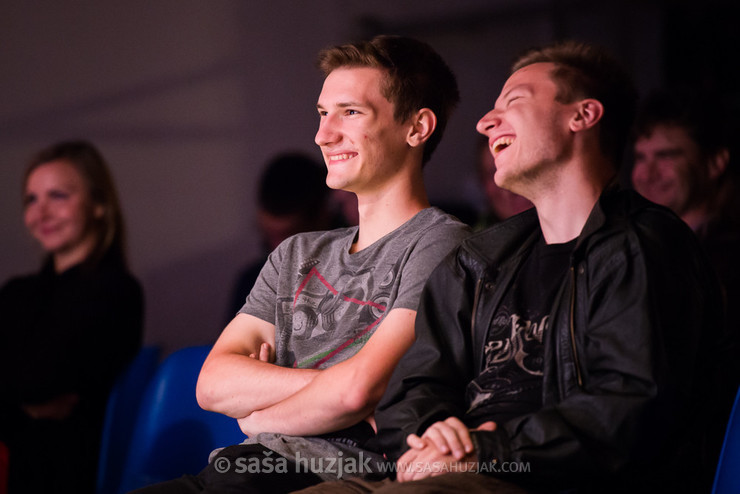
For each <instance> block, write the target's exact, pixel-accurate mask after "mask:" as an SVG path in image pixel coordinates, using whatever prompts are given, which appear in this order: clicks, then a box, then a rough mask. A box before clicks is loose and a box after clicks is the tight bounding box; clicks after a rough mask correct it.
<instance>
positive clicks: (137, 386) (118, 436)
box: [96, 346, 160, 494]
mask: <svg viewBox="0 0 740 494" xmlns="http://www.w3.org/2000/svg"><path fill="white" fill-rule="evenodd" d="M159 351H160V350H159V348H158V347H154V346H149V347H144V348H142V349H141V350H139V353H138V354H137V355H136V357H135V358H134V360H133V361H132V362H131V363H130V364H129V365H128V367H127V368H126V370H124V372H123V373H121V375H120V376H118V379H117V380H116V382H115V384H114V385H113V388H112V389H111V393H110V396H109V397H108V404H107V406H106V411H105V419H104V422H103V433H102V437H101V442H100V458H99V462H98V479H97V487H96V491H97V492H98V494H111V493H115V492H117V491H118V485H119V484H120V482H121V475H122V473H123V463H124V461H125V459H126V457H127V456H128V450H129V446H130V444H131V436H132V435H133V432H134V426H135V423H136V417H137V415H138V412H139V404H140V403H141V400H142V397H143V396H144V392H145V391H146V388H147V385H148V384H149V380H150V379H151V377H152V376H153V375H154V371H155V370H156V368H157V363H158V361H159Z"/></svg>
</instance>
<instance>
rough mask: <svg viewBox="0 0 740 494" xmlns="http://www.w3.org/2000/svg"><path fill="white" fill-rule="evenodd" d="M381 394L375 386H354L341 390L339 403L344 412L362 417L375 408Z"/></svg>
mask: <svg viewBox="0 0 740 494" xmlns="http://www.w3.org/2000/svg"><path fill="white" fill-rule="evenodd" d="M382 395H383V392H382V390H378V389H377V387H367V386H355V387H350V388H348V389H345V391H344V392H342V394H341V403H342V407H343V408H344V411H345V413H347V414H352V415H358V416H363V417H364V416H367V415H369V414H371V413H372V412H373V411H374V410H375V406H376V405H377V404H378V402H379V401H380V398H381V396H382Z"/></svg>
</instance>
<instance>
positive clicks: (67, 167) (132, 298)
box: [0, 141, 143, 494]
mask: <svg viewBox="0 0 740 494" xmlns="http://www.w3.org/2000/svg"><path fill="white" fill-rule="evenodd" d="M23 209H24V221H25V225H26V228H27V229H28V231H29V233H30V234H31V236H32V237H33V238H34V239H35V240H36V241H37V242H38V243H39V245H40V246H41V248H42V249H43V251H44V253H45V257H44V261H43V264H42V266H41V269H40V271H39V272H37V273H35V274H31V275H27V276H22V277H16V278H13V279H11V280H9V281H8V282H7V283H5V285H4V286H3V287H2V288H0V313H2V315H3V316H2V322H0V441H2V442H4V443H5V444H6V446H7V447H8V449H9V452H10V472H9V492H10V493H11V494H15V493H21V492H22V493H51V492H54V493H66V492H75V493H86V492H90V493H92V492H94V489H95V479H96V471H97V463H98V449H99V442H100V434H101V429H102V423H103V417H104V413H105V406H106V401H107V397H108V394H109V391H110V389H111V386H112V384H113V382H114V380H115V379H116V376H117V375H118V374H119V373H120V372H121V371H122V370H123V369H124V367H125V366H126V364H127V363H128V362H129V361H130V360H131V359H132V358H133V357H134V355H135V354H136V352H137V351H138V349H139V348H140V345H141V338H142V319H143V293H142V289H141V287H140V285H139V282H138V281H137V280H136V279H135V278H134V277H133V276H132V275H131V274H130V273H129V270H128V267H127V264H126V260H125V256H124V226H123V218H122V214H121V209H120V206H119V203H118V198H117V193H116V190H115V186H114V184H113V180H112V178H111V175H110V172H109V171H108V168H107V165H106V163H105V161H104V159H103V157H102V156H101V154H100V153H99V151H98V150H97V149H96V148H95V147H94V146H93V145H91V144H90V143H88V142H85V141H70V142H61V143H58V144H55V145H52V146H50V147H48V148H46V149H44V150H42V151H41V152H40V153H38V154H37V155H36V156H35V157H34V158H33V159H32V160H31V162H30V164H29V165H28V167H27V168H26V171H25V174H24V178H23Z"/></svg>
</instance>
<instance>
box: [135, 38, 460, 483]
mask: <svg viewBox="0 0 740 494" xmlns="http://www.w3.org/2000/svg"><path fill="white" fill-rule="evenodd" d="M319 64H320V67H321V68H322V70H323V71H324V73H325V75H326V79H325V81H324V85H323V89H322V91H321V94H320V96H319V100H318V104H317V109H318V113H319V117H320V123H319V130H318V132H317V134H316V144H318V145H319V147H320V148H321V150H322V153H323V155H324V160H325V162H326V165H327V169H328V172H327V178H326V182H327V185H328V186H329V187H331V188H335V189H342V190H347V191H350V192H353V193H355V194H356V195H357V201H358V208H359V226H357V227H352V228H347V229H340V230H334V231H330V232H316V233H309V234H299V235H296V236H294V237H291V238H289V239H288V240H286V241H285V242H283V243H282V244H281V245H280V246H279V247H278V248H277V249H276V250H275V251H274V252H273V253H272V254H271V255H270V257H269V259H268V261H267V263H266V264H265V266H264V268H263V269H262V272H261V274H260V277H259V279H258V281H257V283H256V285H255V288H254V289H253V290H252V292H251V293H250V294H249V296H248V297H247V301H246V304H245V305H244V307H243V308H242V310H241V311H240V313H239V314H238V315H237V316H236V317H235V318H234V320H233V321H232V322H231V323H229V325H228V326H227V327H226V329H225V330H224V331H223V333H222V334H221V336H220V337H219V339H218V341H217V342H216V344H215V345H214V347H213V350H212V351H211V354H210V355H209V357H208V359H207V360H206V362H205V364H204V365H203V369H202V371H201V374H200V378H199V381H198V388H197V395H198V401H199V403H200V404H201V406H203V408H206V409H208V410H213V411H217V412H220V413H224V414H226V415H228V416H231V417H234V418H236V419H238V421H239V424H240V426H241V428H242V430H243V431H244V432H245V433H246V434H247V435H248V436H249V438H248V439H247V441H245V443H243V444H241V445H237V446H230V447H227V448H224V449H223V450H221V451H220V452H218V453H217V454H216V455H215V457H214V458H213V459H212V461H211V463H210V464H209V466H208V467H207V468H206V469H205V470H203V472H201V473H200V474H199V475H198V476H197V477H188V476H186V477H183V478H181V479H177V480H174V481H170V482H167V483H165V484H158V485H155V486H151V487H148V488H145V489H142V490H141V492H202V491H204V490H207V491H208V492H233V491H234V490H239V489H242V490H244V491H245V492H271V493H277V492H290V491H292V490H296V489H299V488H302V487H306V486H309V485H312V484H315V483H318V482H320V481H321V480H324V479H336V478H339V477H345V476H363V477H372V476H374V475H377V474H378V473H380V472H378V470H377V469H376V468H375V467H376V466H377V465H378V464H379V463H380V462H381V461H382V456H380V455H378V454H377V453H374V452H373V451H371V450H370V449H369V447H368V445H367V441H368V440H369V439H370V438H371V437H372V436H373V435H374V431H373V427H374V421H373V417H372V414H373V410H374V408H375V405H376V404H377V402H378V401H379V399H380V397H381V395H382V393H383V391H384V390H385V387H386V384H387V382H388V380H389V379H390V375H391V373H392V371H393V369H394V367H395V365H396V363H397V362H398V360H399V359H400V358H401V356H402V355H403V353H404V352H405V351H406V350H407V349H408V347H409V346H410V345H411V343H412V342H413V340H414V320H415V317H416V307H417V304H418V301H419V294H420V293H421V289H422V286H423V284H424V281H425V279H426V277H427V275H428V274H429V273H430V272H431V270H432V269H433V268H434V267H435V266H436V265H437V264H438V262H439V261H440V260H441V259H442V258H443V257H444V255H445V254H447V253H448V252H449V251H450V250H451V249H452V248H453V247H454V246H455V245H456V244H457V243H458V242H459V241H460V240H462V239H463V238H464V237H465V236H466V235H467V234H468V228H467V227H466V226H465V225H463V224H462V223H460V222H458V221H457V220H456V219H454V218H452V217H450V216H448V215H446V214H444V213H442V212H441V211H440V210H438V209H435V208H431V207H430V206H429V201H428V199H427V196H426V191H425V189H424V183H423V177H422V167H423V164H424V163H426V162H427V161H428V160H429V158H430V156H431V154H432V152H433V150H434V148H435V147H436V146H437V144H438V142H439V140H440V138H441V136H442V132H443V130H444V127H445V125H446V123H447V120H448V118H449V115H450V113H451V112H452V110H453V108H454V106H455V105H456V103H457V101H458V99H459V96H458V90H457V84H456V81H455V77H454V75H453V74H452V73H451V71H450V70H449V68H448V67H447V65H446V64H445V62H444V61H443V60H442V59H441V57H440V56H439V55H438V54H437V53H436V52H434V51H433V50H432V49H431V48H430V47H429V46H428V45H426V44H424V43H421V42H419V41H416V40H412V39H408V38H401V37H390V36H380V37H377V38H375V39H373V40H372V41H369V42H359V43H354V44H352V45H344V46H338V47H333V48H330V49H327V50H325V51H323V52H322V54H321V55H320V59H319Z"/></svg>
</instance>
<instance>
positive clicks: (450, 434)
mask: <svg viewBox="0 0 740 494" xmlns="http://www.w3.org/2000/svg"><path fill="white" fill-rule="evenodd" d="M474 430H481V431H493V430H496V423H495V422H492V421H488V422H485V423H483V424H481V425H480V426H479V427H477V428H476V429H474ZM425 440H426V441H430V442H431V443H432V444H434V446H435V447H436V448H437V449H438V450H439V451H440V452H441V453H443V454H451V455H452V456H453V457H454V458H456V459H458V460H461V459H462V458H463V457H464V456H465V455H467V454H470V453H471V452H472V451H473V449H474V448H473V440H472V439H471V437H470V430H469V429H468V427H467V426H466V425H465V424H463V423H462V421H461V420H460V419H458V418H457V417H449V418H447V419H446V420H443V421H441V422H436V423H434V424H432V425H431V426H429V428H428V429H427V430H426V431H424V434H423V435H422V436H421V437H419V436H417V435H416V434H410V435H409V436H408V437H407V438H406V444H408V445H409V446H410V447H411V448H412V449H422V448H424V447H425V445H426V441H425Z"/></svg>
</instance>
